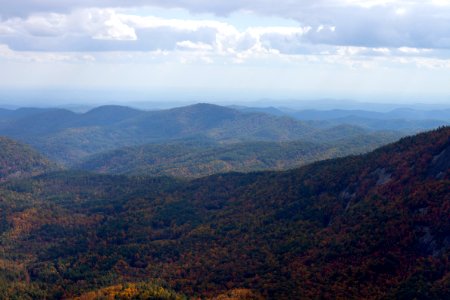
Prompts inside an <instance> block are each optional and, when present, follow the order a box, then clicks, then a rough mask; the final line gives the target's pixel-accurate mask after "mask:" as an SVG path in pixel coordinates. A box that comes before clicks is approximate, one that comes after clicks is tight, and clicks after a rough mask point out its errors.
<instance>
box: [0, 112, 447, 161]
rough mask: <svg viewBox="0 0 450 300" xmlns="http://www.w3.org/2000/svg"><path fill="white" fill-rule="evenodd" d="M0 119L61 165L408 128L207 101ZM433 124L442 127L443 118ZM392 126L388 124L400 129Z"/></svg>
mask: <svg viewBox="0 0 450 300" xmlns="http://www.w3.org/2000/svg"><path fill="white" fill-rule="evenodd" d="M0 119H1V121H0V135H3V136H7V137H10V138H13V139H16V140H18V141H21V142H24V143H26V144H29V145H31V146H33V147H34V148H36V149H37V150H39V151H40V152H41V153H43V154H44V155H46V156H47V157H49V158H50V159H52V160H54V161H56V162H58V163H61V164H65V165H71V164H75V163H78V162H79V160H80V159H83V158H86V157H87V156H89V155H93V154H98V153H101V152H105V151H111V150H115V149H118V148H122V147H130V146H139V145H143V144H149V143H153V144H164V143H167V142H174V141H181V142H183V141H186V140H191V141H192V140H195V141H198V142H200V143H202V142H205V141H206V142H211V141H212V142H215V143H217V144H235V143H241V142H256V141H257V142H261V141H265V142H287V141H301V142H313V143H323V142H324V141H326V142H327V143H330V142H334V141H336V142H339V141H340V140H342V139H347V140H349V139H351V138H356V137H358V138H359V137H361V136H363V135H368V136H373V135H378V138H380V137H386V143H387V142H390V141H392V140H394V139H396V138H399V137H401V136H404V135H405V134H406V133H407V132H409V131H399V130H394V129H393V128H390V127H386V126H384V127H383V126H382V127H383V128H381V129H380V130H376V131H375V132H374V130H373V129H367V128H363V127H361V126H355V125H352V124H346V123H336V124H334V123H332V122H331V121H320V122H318V121H301V120H296V119H294V118H292V117H290V116H274V115H270V114H266V113H260V112H241V111H239V110H236V109H232V108H227V107H223V106H217V105H211V104H196V105H191V106H186V107H180V108H174V109H169V110H160V111H142V110H137V109H133V108H129V107H122V106H103V107H98V108H95V109H92V110H90V111H88V112H86V113H74V112H72V111H69V110H65V109H33V108H28V109H18V110H15V111H11V110H1V111H0ZM327 122H328V123H327ZM349 123H351V122H349ZM378 123H385V121H383V122H378ZM433 124H434V125H437V123H436V124H435V123H433ZM438 124H440V125H443V124H442V121H441V122H440V123H438ZM397 125H398V124H397ZM397 125H396V126H393V127H394V128H395V127H399V126H397ZM435 127H436V126H435ZM399 128H400V129H401V127H399ZM348 154H350V153H348Z"/></svg>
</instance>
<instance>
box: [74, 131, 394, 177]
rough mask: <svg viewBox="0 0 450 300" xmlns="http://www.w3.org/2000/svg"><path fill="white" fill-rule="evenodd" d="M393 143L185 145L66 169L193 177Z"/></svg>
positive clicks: (370, 138) (92, 159) (276, 166)
mask: <svg viewBox="0 0 450 300" xmlns="http://www.w3.org/2000/svg"><path fill="white" fill-rule="evenodd" d="M394 140H395V138H394V137H393V136H391V135H381V134H362V135H360V136H358V135H355V136H354V137H352V138H350V139H348V138H342V139H341V140H339V141H332V142H327V141H322V142H320V143H319V142H300V141H296V142H243V143H234V144H226V145H218V144H216V143H212V142H209V143H208V142H204V141H203V142H202V141H190V142H173V143H166V144H148V145H144V146H135V147H127V148H122V149H118V150H113V151H110V152H105V153H100V154H96V155H92V156H89V157H87V158H86V159H84V160H82V162H80V163H78V164H75V165H73V166H72V167H73V168H75V169H81V170H86V171H93V172H98V173H106V174H134V175H138V174H141V175H142V174H146V175H152V176H161V175H162V176H164V175H165V176H173V177H183V178H195V177H202V176H206V175H212V174H217V173H225V172H231V171H237V172H250V171H261V170H286V169H292V168H295V167H299V166H302V165H305V164H308V163H311V162H315V161H319V160H324V159H330V158H336V157H342V156H346V155H350V154H360V153H364V152H368V151H370V150H373V149H375V148H376V147H379V146H382V145H384V144H386V143H388V142H389V141H394Z"/></svg>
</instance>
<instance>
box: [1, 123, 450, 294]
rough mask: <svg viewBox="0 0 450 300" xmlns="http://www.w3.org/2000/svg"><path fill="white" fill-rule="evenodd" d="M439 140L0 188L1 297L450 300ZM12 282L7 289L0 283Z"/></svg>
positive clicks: (443, 133)
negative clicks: (192, 172) (161, 289)
mask: <svg viewBox="0 0 450 300" xmlns="http://www.w3.org/2000/svg"><path fill="white" fill-rule="evenodd" d="M449 158H450V128H449V127H446V128H441V129H438V130H435V131H431V132H428V133H424V134H419V135H417V136H414V137H408V138H404V139H402V140H400V141H399V142H397V143H394V144H391V145H388V146H385V147H382V148H380V149H377V150H375V151H373V152H371V153H369V154H366V155H359V156H350V157H345V158H340V159H333V160H327V161H322V162H318V163H314V164H311V165H308V166H305V167H302V168H299V169H295V170H290V171H285V172H257V173H250V174H239V173H230V174H219V175H214V176H210V177H205V178H201V179H198V180H194V181H191V182H182V181H180V182H173V181H172V180H171V179H168V178H157V179H151V178H146V177H125V176H105V175H92V174H91V175H89V174H83V173H67V172H62V173H54V174H48V175H43V176H40V177H37V178H33V179H30V180H21V181H13V182H9V183H6V184H3V185H2V186H1V188H0V192H1V193H2V198H1V199H2V201H1V202H0V204H1V205H2V207H1V208H2V212H3V213H4V215H3V216H2V218H3V219H2V222H0V224H1V227H0V229H1V230H0V234H1V236H0V247H1V251H0V259H1V261H2V262H3V263H2V264H1V265H0V268H1V270H2V272H0V274H2V276H3V277H0V291H1V287H2V282H3V286H8V284H9V282H11V280H12V279H14V280H15V282H19V283H22V284H23V286H24V287H26V288H28V287H29V288H30V289H33V288H35V287H40V288H39V289H37V290H36V289H35V290H34V291H35V293H37V292H40V293H41V294H45V295H48V297H55V295H58V294H59V295H63V296H64V297H71V296H74V295H79V294H82V293H85V292H86V291H91V290H98V289H101V288H104V287H108V286H113V285H116V284H120V283H123V282H124V281H129V282H140V281H142V278H146V279H159V280H162V281H165V282H166V283H167V284H168V285H169V286H170V287H171V288H173V289H175V291H176V292H181V293H184V294H187V295H189V296H203V297H206V298H208V297H214V296H216V295H219V294H222V293H225V294H226V293H228V292H227V291H229V290H236V289H241V288H243V289H246V290H251V291H253V292H254V293H255V294H258V295H261V296H262V297H264V298H266V299H448V296H449V291H448V286H449V280H450V263H449V259H448V258H449V255H450V242H449V241H450V219H449V218H448V216H449V215H450V197H449V196H450V190H449V186H450V174H449V169H448V166H449V165H448V161H449ZM8 280H9V281H8Z"/></svg>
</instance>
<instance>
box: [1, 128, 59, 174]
mask: <svg viewBox="0 0 450 300" xmlns="http://www.w3.org/2000/svg"><path fill="white" fill-rule="evenodd" d="M55 168H56V165H55V164H53V163H51V162H50V161H49V160H48V159H46V158H45V157H44V156H42V155H41V154H39V153H38V152H36V151H35V150H33V149H32V148H30V147H29V146H27V145H24V144H21V143H18V142H16V141H14V140H11V139H9V138H5V137H0V181H4V180H7V179H10V178H18V177H25V176H32V175H37V174H41V173H44V172H48V171H51V170H54V169H55Z"/></svg>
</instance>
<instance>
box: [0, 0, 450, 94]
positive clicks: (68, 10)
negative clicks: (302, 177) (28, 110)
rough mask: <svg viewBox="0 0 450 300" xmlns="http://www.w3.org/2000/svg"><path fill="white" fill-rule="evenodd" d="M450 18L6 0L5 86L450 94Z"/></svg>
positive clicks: (288, 6)
mask: <svg viewBox="0 0 450 300" xmlns="http://www.w3.org/2000/svg"><path fill="white" fill-rule="evenodd" d="M449 24H450V0H364V1H362V0H276V1H275V0H226V1H225V0H220V1H219V0H174V1H170V0H134V1H129V0H89V1H87V0H21V1H17V0H0V92H2V91H3V92H4V91H8V92H11V91H87V92H89V91H97V92H98V93H101V91H105V95H106V94H107V93H106V91H108V92H109V94H111V93H112V94H114V91H121V93H122V94H125V95H126V91H130V93H131V92H133V93H134V94H139V93H141V95H148V97H151V96H152V97H158V98H159V99H160V100H161V99H163V98H164V97H171V98H177V97H178V98H179V99H180V100H182V98H183V96H185V97H197V98H199V97H200V98H201V97H203V98H205V99H204V100H206V101H207V100H208V99H212V100H214V99H230V100H232V99H239V100H242V99H248V100H252V101H254V100H256V99H266V98H271V99H309V100H310V99H323V98H335V99H355V100H370V101H375V102H376V101H380V102H383V101H385V102H386V101H391V102H396V101H397V102H405V103H407V102H411V101H415V102H418V101H419V102H424V103H426V102H430V103H431V102H435V103H449V102H450V84H449V83H450V26H449ZM42 93H44V94H45V92H42ZM122 94H120V95H122ZM130 95H131V94H130Z"/></svg>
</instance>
